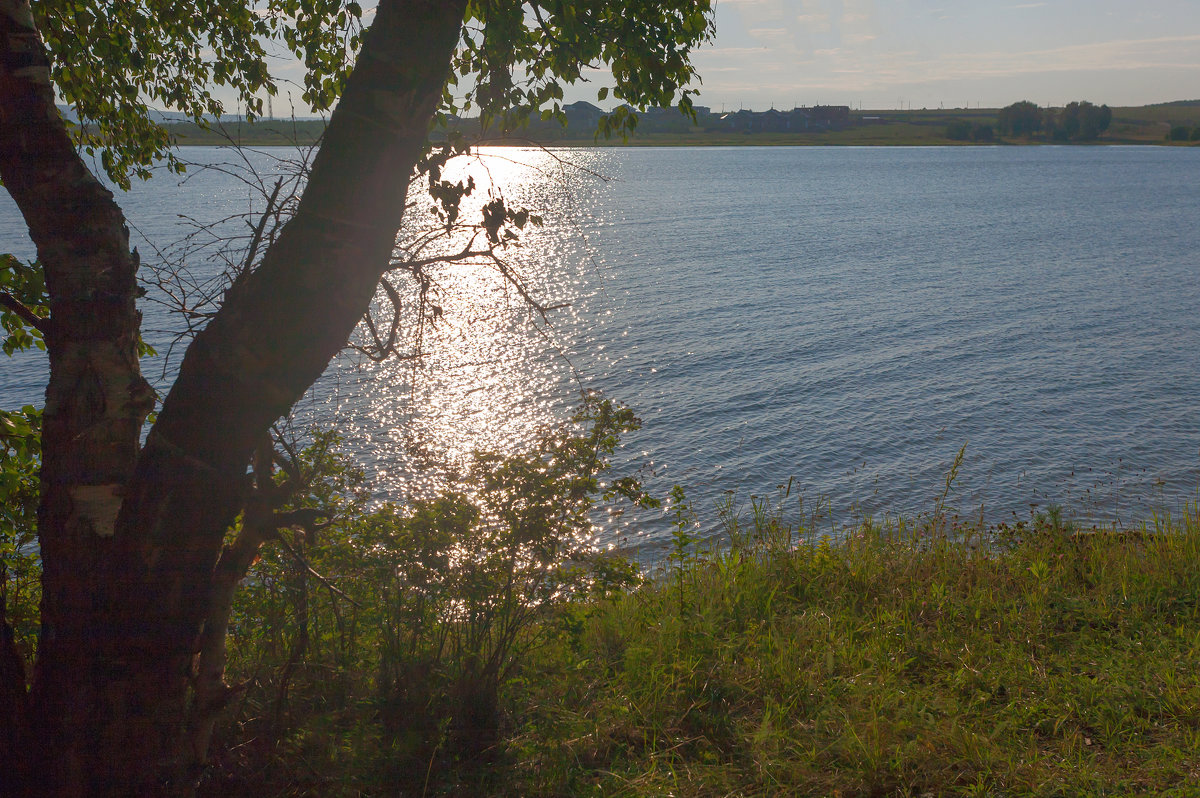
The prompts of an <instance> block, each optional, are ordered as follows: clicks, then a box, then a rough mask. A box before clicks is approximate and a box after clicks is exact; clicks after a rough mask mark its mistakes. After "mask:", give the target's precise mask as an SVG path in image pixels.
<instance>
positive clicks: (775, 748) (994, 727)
mask: <svg viewBox="0 0 1200 798" xmlns="http://www.w3.org/2000/svg"><path fill="white" fill-rule="evenodd" d="M1198 520H1200V519H1197V517H1196V516H1195V515H1193V516H1191V517H1190V518H1188V519H1185V520H1184V522H1182V523H1179V524H1173V525H1169V526H1164V527H1162V528H1161V529H1159V530H1158V533H1156V534H1153V535H1144V534H1116V535H1114V534H1092V535H1078V536H1076V535H1073V534H1071V532H1070V531H1069V530H1068V529H1065V528H1064V527H1063V526H1062V525H1061V524H1057V523H1055V522H1053V520H1052V519H1047V518H1043V519H1041V520H1040V521H1038V522H1036V523H1034V524H1032V525H1031V526H1028V527H1027V528H1024V529H1021V530H1016V534H1015V535H1013V536H1012V537H1009V538H1008V540H1009V541H1010V542H1008V543H1005V544H1003V545H998V546H979V545H976V544H975V541H974V539H972V540H970V541H968V540H966V539H962V540H957V541H955V540H951V539H948V538H947V537H944V536H941V535H938V534H936V532H934V531H933V530H931V529H929V528H928V527H926V528H924V529H922V528H921V527H916V528H908V529H901V528H900V527H898V526H893V527H891V528H887V527H884V528H880V527H876V526H868V527H864V528H863V529H861V530H859V531H858V532H856V533H855V534H853V535H851V536H850V537H848V538H847V539H845V540H843V541H839V542H831V541H820V542H816V543H805V544H802V545H801V546H800V547H799V548H794V549H793V548H791V547H789V546H787V545H786V543H787V537H786V535H783V536H780V533H779V531H778V530H777V529H774V528H772V529H769V530H767V531H766V534H765V535H763V530H762V529H761V528H758V529H755V530H754V532H753V536H754V537H755V538H756V542H755V544H754V545H750V546H748V547H747V546H742V547H735V548H733V549H732V550H730V551H728V552H726V553H723V554H715V555H711V556H707V557H698V558H695V559H691V558H689V559H685V560H684V561H683V562H682V563H678V562H677V563H676V564H675V565H673V566H672V568H671V569H669V570H668V571H667V572H666V573H665V574H664V575H663V578H662V579H660V580H659V581H657V582H656V583H654V584H652V585H648V586H645V587H643V588H642V589H641V590H639V591H637V592H636V593H632V594H629V595H626V596H623V597H622V598H620V599H618V600H616V601H614V602H611V603H608V604H605V605H603V606H600V607H596V608H595V609H594V612H593V614H592V616H591V617H590V618H589V619H588V621H587V623H586V624H585V625H584V628H583V630H582V631H581V633H580V634H579V635H578V637H577V638H576V639H573V640H569V641H565V642H564V643H563V645H562V646H561V647H560V649H558V650H557V651H556V652H555V656H554V657H548V658H546V659H545V660H543V661H542V664H541V667H540V669H531V672H530V673H529V677H528V680H527V684H528V685H529V686H530V687H528V688H526V690H525V693H524V695H522V696H521V698H520V700H519V703H518V704H517V706H519V707H523V708H524V709H521V710H519V711H517V714H516V717H517V718H518V725H517V731H516V733H515V735H514V739H513V742H512V746H513V753H514V761H515V762H516V763H519V764H516V765H514V777H515V781H514V782H513V783H514V784H515V785H517V786H516V788H515V789H514V790H513V791H512V792H513V793H514V794H543V795H584V794H594V795H713V796H717V795H813V796H824V795H845V796H850V795H880V796H882V795H912V796H918V795H1044V796H1062V795H1081V796H1082V795H1088V796H1097V795H1168V794H1175V795H1196V794H1198V793H1200V787H1197V786H1195V785H1196V784H1197V783H1198V782H1197V779H1198V778H1200V663H1198V660H1197V657H1198V655H1200V617H1198V610H1200V523H1198ZM957 531H958V532H961V533H964V534H966V535H967V536H968V537H971V536H972V532H973V531H972V530H957ZM1012 532H1013V530H1008V534H1011V533H1012Z"/></svg>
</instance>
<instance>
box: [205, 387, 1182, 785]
mask: <svg viewBox="0 0 1200 798" xmlns="http://www.w3.org/2000/svg"><path fill="white" fill-rule="evenodd" d="M577 422H581V423H582V426H581V423H577V424H574V425H564V426H562V427H561V428H557V430H556V431H551V432H549V433H548V437H547V438H546V439H545V441H543V443H541V444H539V448H538V449H537V451H535V452H533V453H531V454H528V455H520V456H516V457H510V458H502V457H497V456H488V455H481V456H479V457H478V458H477V460H476V463H475V466H474V467H473V470H472V472H471V473H472V477H471V479H472V480H473V483H474V484H476V485H478V486H479V488H480V492H479V494H478V495H477V496H475V497H474V498H472V497H469V496H466V495H460V494H447V495H446V496H444V497H441V498H439V499H437V500H436V501H431V502H419V503H417V504H416V505H415V506H414V507H411V508H408V509H404V510H402V509H400V508H393V507H383V508H379V509H377V510H368V509H367V508H366V507H365V505H364V504H363V502H365V500H366V498H365V495H359V494H358V493H357V492H355V491H356V486H359V485H360V484H361V480H362V478H363V477H362V474H361V473H360V472H358V471H357V470H356V469H353V468H351V467H349V466H348V465H347V463H346V462H345V460H344V458H341V457H340V456H338V455H336V454H335V453H334V450H333V448H332V447H333V445H334V441H333V439H332V438H331V437H329V436H326V437H325V438H324V439H322V440H320V441H318V442H317V443H316V444H314V446H313V447H312V448H311V449H310V450H306V453H305V454H304V455H303V462H304V463H305V464H306V467H309V468H311V469H314V471H315V472H319V473H323V474H325V476H324V477H322V478H321V479H320V480H318V481H317V482H316V483H314V484H315V485H316V487H315V488H314V493H313V496H312V497H310V499H311V501H310V500H308V499H306V500H305V502H306V503H307V504H312V503H315V504H316V505H317V506H333V508H334V509H335V510H336V511H337V513H336V515H337V518H338V520H337V521H336V522H335V523H333V524H332V525H331V526H330V527H329V528H327V529H325V530H323V531H322V532H321V533H320V535H319V536H318V537H316V538H314V539H311V540H310V539H308V538H307V536H306V535H304V534H302V533H301V532H298V531H296V532H286V531H285V532H283V533H282V534H285V535H286V536H287V539H289V540H290V541H291V542H290V544H289V546H288V547H285V548H283V549H280V548H279V547H271V548H267V549H264V551H263V556H262V559H261V560H260V561H259V563H258V564H257V565H256V566H255V569H254V571H253V573H252V574H251V578H250V580H248V584H247V585H246V588H245V590H244V591H243V592H242V594H241V595H240V597H239V599H238V607H237V609H236V611H235V614H234V618H233V624H232V628H233V630H234V631H233V634H232V636H231V640H230V660H229V673H228V677H229V681H230V682H231V683H235V684H240V685H242V686H243V687H244V688H245V690H244V692H238V693H237V695H238V698H237V700H236V701H235V702H234V705H233V706H232V707H231V709H230V712H229V714H228V716H227V718H226V720H225V722H224V723H223V724H222V728H221V729H220V730H219V732H218V734H217V737H216V742H215V745H214V748H213V752H212V753H213V756H214V760H215V765H214V767H213V768H212V770H211V771H210V773H208V774H206V781H205V783H204V785H203V787H204V789H202V791H201V794H202V795H206V796H221V797H222V798H231V797H233V796H254V798H266V796H275V795H279V796H282V795H314V796H317V795H319V796H424V795H443V796H445V795H461V796H474V795H496V796H589V795H591V796H668V795H670V796H731V795H736V796H770V795H799V796H914V797H915V796H1047V798H1049V797H1050V796H1127V795H1173V796H1200V505H1195V504H1194V505H1190V506H1188V507H1186V508H1185V511H1184V512H1183V513H1182V515H1180V516H1179V517H1177V518H1170V517H1160V518H1153V519H1151V520H1150V521H1149V522H1148V523H1147V524H1144V525H1142V526H1140V527H1136V528H1124V529H1097V528H1091V529H1077V528H1075V527H1074V526H1073V525H1072V524H1071V523H1070V522H1069V521H1067V520H1064V514H1063V512H1062V511H1061V510H1060V509H1058V508H1051V509H1049V510H1048V511H1046V512H1044V513H1039V514H1037V515H1035V516H1032V517H1031V518H1029V519H1028V520H1026V521H1022V522H1019V523H1013V524H1009V525H1000V526H998V527H994V526H993V527H983V526H981V525H980V524H978V523H972V522H970V521H962V520H961V519H960V518H959V517H958V516H956V515H954V514H953V513H951V512H950V511H949V510H947V509H946V499H947V497H948V496H949V495H950V493H951V491H952V490H953V486H954V482H955V479H956V477H957V472H958V468H959V465H960V464H961V462H962V457H963V451H962V450H960V452H959V454H958V456H957V457H956V458H955V461H954V465H953V466H952V467H951V468H950V471H949V473H948V474H947V475H946V479H945V486H944V489H943V490H942V493H941V496H940V497H939V499H938V500H937V501H936V502H935V505H934V509H933V510H932V512H931V513H930V514H928V515H925V516H922V517H919V518H917V519H914V520H900V519H886V520H885V521H883V522H877V521H870V520H868V521H866V522H864V523H862V524H860V525H859V526H857V527H855V528H853V529H850V530H846V531H844V532H840V533H838V535H837V536H836V537H834V536H831V535H823V534H821V530H825V529H828V528H829V527H828V526H827V523H828V521H827V516H826V515H824V514H822V513H821V512H820V508H818V512H816V513H812V512H807V513H806V512H805V507H804V505H803V504H802V503H798V504H797V503H793V504H790V505H789V504H788V502H789V501H790V500H789V499H788V498H787V495H786V493H787V491H786V490H784V491H783V492H782V494H781V495H780V496H779V497H777V498H776V499H774V500H763V499H753V500H752V501H751V502H750V505H749V508H748V512H746V513H743V514H742V515H739V514H738V513H737V512H735V510H734V503H733V501H732V499H731V500H729V501H727V502H726V503H725V504H724V505H723V506H722V507H721V508H720V509H721V517H722V519H723V522H724V529H723V534H722V535H721V536H720V538H719V539H716V540H709V541H704V540H701V539H700V538H699V537H698V536H697V530H696V527H695V525H694V515H693V514H692V512H691V510H690V508H689V506H688V497H686V496H685V495H684V494H683V492H682V490H681V489H676V490H675V491H673V492H672V497H671V498H672V504H671V506H672V510H673V516H674V518H675V521H676V523H675V531H674V534H673V536H672V539H671V541H670V543H669V545H668V547H667V549H666V550H665V551H664V552H662V557H663V560H662V562H661V565H660V566H659V568H658V570H657V571H656V572H655V573H653V574H649V575H646V576H644V578H638V576H637V575H636V574H635V573H633V572H632V571H631V568H630V567H629V566H628V564H627V563H622V562H621V561H619V560H614V558H613V557H611V556H600V557H598V558H593V557H592V556H590V555H588V554H587V553H585V552H583V551H582V550H578V549H575V547H574V545H573V543H572V541H577V540H579V539H580V538H579V533H580V531H581V530H582V529H584V528H586V527H587V523H586V519H587V517H588V513H589V512H591V510H592V508H593V507H594V505H593V498H594V499H595V500H597V501H599V500H601V499H602V495H601V493H602V484H603V483H604V481H602V480H599V479H598V478H597V477H598V476H599V475H601V474H602V473H603V472H604V470H605V468H606V465H607V457H608V455H609V454H611V452H612V450H613V447H615V444H616V434H617V432H619V431H621V430H627V429H633V428H635V427H636V419H634V418H633V417H632V415H631V414H630V413H629V412H628V411H627V410H625V409H623V408H619V407H614V406H612V405H611V404H609V403H599V404H596V403H591V404H587V405H585V408H584V411H582V412H581V414H580V415H579V416H578V417H577ZM584 422H586V423H584ZM618 482H622V481H619V480H618V481H614V482H613V483H612V484H613V486H616V485H617V483H618ZM623 484H624V483H623ZM626 487H627V488H628V489H629V492H630V495H631V496H635V497H637V496H641V494H640V493H639V492H638V491H636V490H635V487H636V486H632V485H628V484H626ZM339 497H340V498H339ZM331 503H332V504H331ZM555 552H559V554H557V555H556V554H555ZM563 552H573V553H569V554H566V555H565V557H566V561H565V562H564V563H561V564H560V565H558V566H556V565H554V563H555V562H556V561H557V560H556V557H559V558H561V557H563V556H564V555H563ZM489 663H490V665H489Z"/></svg>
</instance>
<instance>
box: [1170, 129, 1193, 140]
mask: <svg viewBox="0 0 1200 798" xmlns="http://www.w3.org/2000/svg"><path fill="white" fill-rule="evenodd" d="M1191 133H1192V131H1190V130H1188V128H1187V126H1186V125H1176V126H1175V127H1173V128H1171V132H1170V133H1168V134H1167V138H1168V139H1170V140H1171V141H1187V140H1188V137H1189V136H1190V135H1191Z"/></svg>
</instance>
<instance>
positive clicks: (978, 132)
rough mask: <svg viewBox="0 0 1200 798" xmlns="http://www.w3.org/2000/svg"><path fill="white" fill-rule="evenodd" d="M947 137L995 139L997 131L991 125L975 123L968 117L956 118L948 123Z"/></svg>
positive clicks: (964, 139) (955, 139) (960, 139)
mask: <svg viewBox="0 0 1200 798" xmlns="http://www.w3.org/2000/svg"><path fill="white" fill-rule="evenodd" d="M946 138H948V139H950V140H951V141H981V142H982V141H994V140H995V138H996V131H995V130H994V129H993V128H992V126H991V125H985V124H981V123H978V122H976V123H974V124H972V123H971V122H969V121H967V120H966V119H956V120H954V121H953V122H951V123H950V124H948V125H946Z"/></svg>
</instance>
